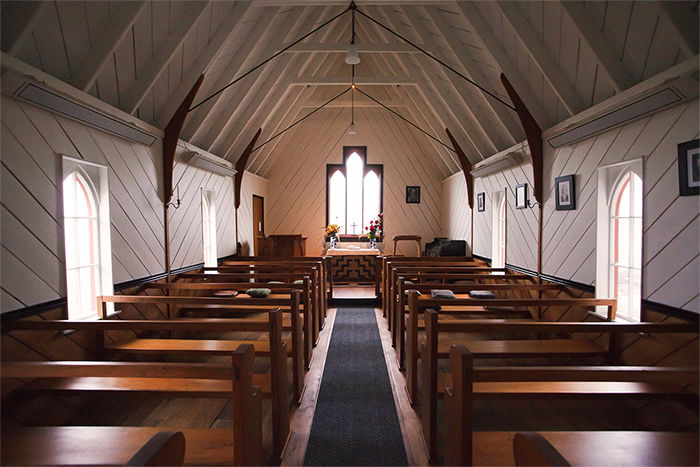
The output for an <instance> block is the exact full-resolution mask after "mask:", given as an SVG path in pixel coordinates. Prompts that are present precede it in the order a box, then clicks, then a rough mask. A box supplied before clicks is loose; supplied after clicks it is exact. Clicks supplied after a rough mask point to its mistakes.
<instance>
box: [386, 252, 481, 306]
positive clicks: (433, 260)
mask: <svg viewBox="0 0 700 467" xmlns="http://www.w3.org/2000/svg"><path fill="white" fill-rule="evenodd" d="M388 261H393V262H395V263H399V262H403V263H406V264H410V263H414V264H460V265H465V264H471V265H474V266H479V265H485V263H483V262H476V261H475V260H474V258H473V257H471V256H422V257H419V258H414V257H409V256H395V255H381V256H377V257H376V263H375V264H376V271H377V274H376V276H375V277H376V278H377V279H376V280H375V284H374V291H375V294H376V296H377V297H379V296H380V294H384V293H386V290H387V288H386V283H385V279H386V277H387V274H386V263H387V262H388ZM382 296H383V295H382Z"/></svg>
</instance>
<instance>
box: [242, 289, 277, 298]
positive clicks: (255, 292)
mask: <svg viewBox="0 0 700 467" xmlns="http://www.w3.org/2000/svg"><path fill="white" fill-rule="evenodd" d="M245 293H246V294H248V295H250V296H251V297H253V298H265V297H267V296H268V295H270V294H271V293H272V290H270V289H262V288H261V289H248V290H246V291H245Z"/></svg>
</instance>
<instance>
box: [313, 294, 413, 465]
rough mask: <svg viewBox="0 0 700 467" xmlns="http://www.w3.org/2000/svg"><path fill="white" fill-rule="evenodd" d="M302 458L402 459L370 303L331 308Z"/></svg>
mask: <svg viewBox="0 0 700 467" xmlns="http://www.w3.org/2000/svg"><path fill="white" fill-rule="evenodd" d="M304 464H305V465H348V466H355V465H407V464H408V461H407V458H406V449H405V447H404V444H403V437H402V436H401V427H400V426H399V419H398V416H397V414H396V406H395V404H394V396H393V394H392V392H391V384H390V382H389V375H388V373H387V368H386V363H385V361H384V353H383V351H382V344H381V341H380V338H379V330H378V329H377V320H376V319H375V314H374V309H373V308H348V307H345V308H343V307H339V308H338V310H337V314H336V317H335V324H334V326H333V333H332V334H331V342H330V346H329V348H328V356H327V358H326V366H325V369H324V371H323V380H322V381H321V389H320V393H319V397H318V402H317V404H316V411H315V413H314V420H313V425H312V426H311V435H310V437H309V444H308V447H307V450H306V458H305V459H304Z"/></svg>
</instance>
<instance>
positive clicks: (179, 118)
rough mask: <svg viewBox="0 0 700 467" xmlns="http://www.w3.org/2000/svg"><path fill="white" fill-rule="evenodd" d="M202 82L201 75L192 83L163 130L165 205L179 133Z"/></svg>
mask: <svg viewBox="0 0 700 467" xmlns="http://www.w3.org/2000/svg"><path fill="white" fill-rule="evenodd" d="M202 81H204V75H201V76H200V77H199V79H198V80H197V82H196V83H194V86H192V89H191V90H190V92H189V94H187V96H186V97H185V99H184V100H183V101H182V103H181V104H180V107H178V108H177V110H176V111H175V114H174V115H173V117H172V118H171V119H170V121H169V122H168V124H167V125H166V126H165V129H164V130H163V131H164V132H165V135H164V136H163V202H164V203H166V204H167V203H169V202H170V199H171V198H172V197H173V164H174V163H175V150H176V149H177V140H178V139H180V132H181V131H182V127H183V125H184V124H185V118H187V113H188V112H189V108H190V106H191V105H192V102H193V101H194V98H195V96H196V95H197V91H199V88H200V86H201V85H202Z"/></svg>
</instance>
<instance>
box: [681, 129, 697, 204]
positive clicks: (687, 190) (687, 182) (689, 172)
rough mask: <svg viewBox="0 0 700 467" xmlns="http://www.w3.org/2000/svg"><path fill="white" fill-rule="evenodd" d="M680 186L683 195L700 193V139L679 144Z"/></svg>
mask: <svg viewBox="0 0 700 467" xmlns="http://www.w3.org/2000/svg"><path fill="white" fill-rule="evenodd" d="M678 185H679V186H678V188H679V191H680V195H681V196H692V195H698V194H700V140H698V139H694V140H692V141H686V142H685V143H681V144H679V145H678Z"/></svg>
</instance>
